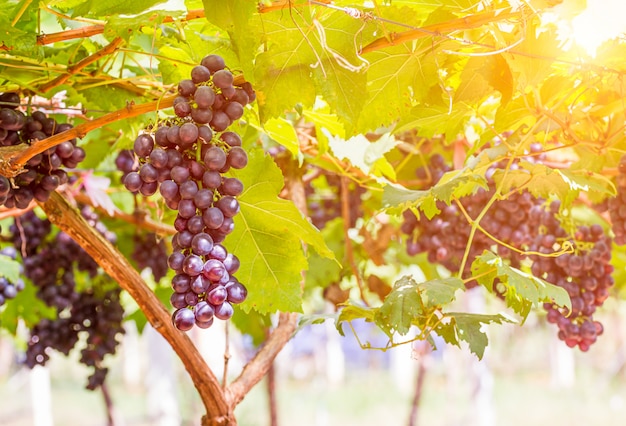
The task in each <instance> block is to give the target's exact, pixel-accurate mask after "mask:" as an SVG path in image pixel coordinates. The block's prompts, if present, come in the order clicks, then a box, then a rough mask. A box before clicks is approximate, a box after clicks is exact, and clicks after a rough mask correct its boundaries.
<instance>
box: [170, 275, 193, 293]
mask: <svg viewBox="0 0 626 426" xmlns="http://www.w3.org/2000/svg"><path fill="white" fill-rule="evenodd" d="M190 286H191V277H190V276H189V275H187V274H177V275H174V278H172V288H173V289H174V291H175V292H176V293H181V294H184V293H186V292H188V291H189V289H190Z"/></svg>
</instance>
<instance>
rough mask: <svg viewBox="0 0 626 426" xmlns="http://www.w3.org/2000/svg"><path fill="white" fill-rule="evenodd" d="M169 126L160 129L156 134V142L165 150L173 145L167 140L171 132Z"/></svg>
mask: <svg viewBox="0 0 626 426" xmlns="http://www.w3.org/2000/svg"><path fill="white" fill-rule="evenodd" d="M169 129H170V128H169V127H168V126H162V127H159V128H158V129H157V130H156V132H155V133H154V141H155V142H156V144H157V145H159V146H162V147H163V148H167V147H170V146H171V145H172V143H171V142H170V141H169V140H168V139H167V133H168V131H169Z"/></svg>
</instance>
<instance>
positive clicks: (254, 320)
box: [231, 305, 272, 346]
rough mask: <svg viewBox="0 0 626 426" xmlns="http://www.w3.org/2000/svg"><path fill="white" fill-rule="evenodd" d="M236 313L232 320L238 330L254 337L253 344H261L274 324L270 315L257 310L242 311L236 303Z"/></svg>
mask: <svg viewBox="0 0 626 426" xmlns="http://www.w3.org/2000/svg"><path fill="white" fill-rule="evenodd" d="M234 308H235V314H234V315H233V316H232V318H231V321H232V322H233V324H234V325H235V327H237V330H239V331H241V332H242V333H244V334H247V335H248V336H250V337H252V344H253V345H255V346H259V345H260V344H261V343H263V342H264V341H265V339H266V338H267V331H268V330H269V328H270V327H271V326H272V321H271V318H270V316H269V315H261V314H259V313H258V312H256V311H249V312H240V310H241V309H240V308H239V306H237V305H234Z"/></svg>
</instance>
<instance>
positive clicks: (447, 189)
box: [383, 170, 488, 219]
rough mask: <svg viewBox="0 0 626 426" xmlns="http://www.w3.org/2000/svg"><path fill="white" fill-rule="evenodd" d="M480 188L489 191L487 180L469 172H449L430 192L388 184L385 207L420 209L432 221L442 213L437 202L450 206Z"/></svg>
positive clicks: (384, 196) (397, 209)
mask: <svg viewBox="0 0 626 426" xmlns="http://www.w3.org/2000/svg"><path fill="white" fill-rule="evenodd" d="M478 188H483V189H488V187H487V180H486V179H485V177H484V176H482V175H479V174H475V173H473V172H471V171H469V170H465V171H452V172H447V173H445V174H444V175H443V177H442V178H441V179H440V180H439V182H437V184H436V185H434V186H433V187H431V188H430V189H428V190H411V189H407V188H405V187H403V186H402V185H398V184H394V183H388V184H387V185H386V186H385V187H384V188H383V207H385V208H387V209H391V210H392V211H394V212H395V211H402V210H406V209H407V208H410V207H419V208H420V209H421V210H422V211H423V212H424V214H426V216H427V217H428V218H429V219H431V218H432V217H433V216H435V215H436V214H438V213H439V212H440V210H439V208H438V207H437V205H436V203H437V201H443V202H444V203H446V204H448V205H449V204H450V203H451V202H452V198H453V197H457V198H459V197H463V196H465V195H468V194H471V193H472V192H475V191H476V190H477V189H478Z"/></svg>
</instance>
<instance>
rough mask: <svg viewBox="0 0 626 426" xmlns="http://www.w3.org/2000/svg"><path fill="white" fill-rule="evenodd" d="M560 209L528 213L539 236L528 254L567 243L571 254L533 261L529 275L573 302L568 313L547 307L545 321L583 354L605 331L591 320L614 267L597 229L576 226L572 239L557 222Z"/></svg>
mask: <svg viewBox="0 0 626 426" xmlns="http://www.w3.org/2000/svg"><path fill="white" fill-rule="evenodd" d="M559 206H560V203H559V202H558V201H554V202H552V203H551V204H550V206H549V207H548V208H547V209H544V208H541V207H539V206H537V207H534V208H533V209H532V211H531V215H530V221H529V222H530V224H531V226H533V227H535V229H537V230H538V231H539V232H537V233H536V237H535V238H534V241H533V243H532V244H531V245H530V250H531V251H536V252H539V253H544V254H549V253H553V252H554V251H555V249H560V248H562V247H563V244H565V242H569V244H571V245H572V246H574V248H575V252H574V253H566V254H562V255H560V256H558V257H550V256H539V255H532V256H530V258H531V260H532V262H533V263H532V267H531V271H532V273H533V275H534V276H536V277H540V278H543V279H545V280H546V281H548V282H549V283H552V284H554V285H557V286H559V287H562V288H563V289H565V290H566V291H567V293H568V294H569V296H570V299H571V302H572V309H571V312H570V311H568V310H566V309H564V308H558V307H557V306H556V305H554V304H552V303H546V304H545V305H544V308H545V309H546V311H547V319H548V322H550V323H554V324H556V325H557V327H558V328H559V332H558V337H559V339H561V340H563V341H564V342H565V344H566V345H567V346H569V347H571V348H573V347H575V346H578V348H579V349H580V350H581V351H587V350H589V347H590V346H591V345H592V344H593V343H594V342H595V341H596V339H597V338H598V336H599V335H600V334H602V331H603V327H602V324H600V323H599V322H598V321H594V319H593V314H594V312H595V311H596V309H597V308H598V307H600V306H602V304H603V303H604V301H605V300H606V299H607V298H608V297H609V289H610V288H611V287H612V286H613V284H614V281H613V277H612V276H611V274H612V272H613V266H612V265H611V264H610V263H609V262H610V260H611V238H610V237H608V236H607V235H606V234H605V233H604V230H603V229H602V227H601V226H600V225H597V224H596V225H592V226H590V227H588V226H579V227H578V228H577V230H576V232H575V235H574V237H573V238H571V237H570V236H568V235H567V233H566V232H565V230H564V229H563V228H562V227H561V224H560V223H559V221H558V219H557V217H556V215H557V213H558V211H559Z"/></svg>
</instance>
